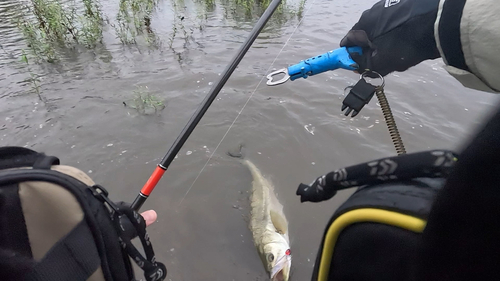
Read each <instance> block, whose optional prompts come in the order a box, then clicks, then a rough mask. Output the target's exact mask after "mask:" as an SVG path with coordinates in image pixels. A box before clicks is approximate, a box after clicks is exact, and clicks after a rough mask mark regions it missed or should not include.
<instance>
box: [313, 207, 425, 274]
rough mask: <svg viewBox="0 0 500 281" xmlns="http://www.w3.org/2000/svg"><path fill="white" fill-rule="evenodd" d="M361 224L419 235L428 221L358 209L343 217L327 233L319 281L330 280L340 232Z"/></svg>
mask: <svg viewBox="0 0 500 281" xmlns="http://www.w3.org/2000/svg"><path fill="white" fill-rule="evenodd" d="M359 222H375V223H382V224H387V225H392V226H396V227H399V228H403V229H407V230H410V231H413V232H419V233H421V232H422V231H423V230H424V228H425V225H426V221H424V220H422V219H419V218H416V217H412V216H409V215H405V214H401V213H396V212H391V211H386V210H380V209H370V208H367V209H357V210H353V211H349V212H347V213H345V214H343V215H341V216H340V217H338V218H337V219H336V220H335V221H334V222H333V223H332V224H331V225H330V227H329V228H328V232H327V233H326V238H325V243H324V245H323V252H322V254H321V261H320V265H319V272H318V277H319V279H318V280H319V281H326V280H327V278H328V274H329V271H330V263H331V261H332V256H333V249H334V247H335V243H336V242H337V238H338V237H339V234H340V232H341V231H342V230H343V229H344V228H345V227H347V226H349V225H351V224H354V223H359Z"/></svg>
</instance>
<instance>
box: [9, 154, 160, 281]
mask: <svg viewBox="0 0 500 281" xmlns="http://www.w3.org/2000/svg"><path fill="white" fill-rule="evenodd" d="M107 196H108V193H107V191H106V190H105V189H104V188H103V187H101V186H99V185H96V184H95V183H94V182H93V181H92V179H91V178H90V177H89V176H88V175H86V174H85V173H84V172H82V171H81V170H79V169H76V168H74V167H70V166H65V165H60V162H59V159H58V158H56V157H53V156H46V155H45V154H43V153H37V152H35V151H33V150H30V149H26V148H22V147H2V148H0V280H29V281H31V280H51V281H52V280H54V281H63V280H72V281H78V280H82V281H83V280H92V281H101V280H109V281H110V280H135V278H134V270H133V268H132V265H131V262H130V257H132V259H133V260H134V261H135V262H136V263H137V265H138V266H139V267H140V268H141V269H142V270H144V273H145V277H146V279H147V280H148V281H157V280H163V279H164V278H165V277H166V274H167V271H166V268H165V266H164V265H163V264H162V263H159V262H156V261H155V257H154V251H153V248H152V245H151V242H150V241H149V237H148V235H147V232H146V226H145V222H144V219H143V218H142V216H141V215H139V214H138V213H137V212H135V211H134V210H132V209H131V208H130V206H129V205H128V204H125V203H123V202H120V203H118V204H115V203H113V202H112V201H110V200H109V199H108V197H107ZM135 237H139V239H140V240H141V242H142V246H143V248H144V252H145V254H146V257H147V258H144V257H143V256H142V255H141V254H140V253H139V251H138V250H137V249H136V248H135V247H134V246H133V245H132V243H131V240H132V239H133V238H135Z"/></svg>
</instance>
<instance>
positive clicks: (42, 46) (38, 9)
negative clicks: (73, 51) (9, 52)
mask: <svg viewBox="0 0 500 281" xmlns="http://www.w3.org/2000/svg"><path fill="white" fill-rule="evenodd" d="M16 23H17V26H18V27H19V29H20V30H21V32H22V33H23V35H24V38H25V39H26V41H27V45H28V48H29V50H30V51H31V55H33V56H34V57H35V59H36V60H37V61H40V60H42V61H46V62H49V63H53V62H55V61H57V60H58V58H59V56H58V50H60V49H61V48H74V47H75V46H76V45H83V46H85V47H87V48H94V47H95V46H96V45H97V44H98V43H100V42H101V40H102V18H101V11H100V8H99V5H98V4H97V3H96V2H93V1H92V0H82V2H81V3H77V2H76V1H74V0H73V1H69V2H67V3H66V4H65V5H63V4H62V3H61V2H60V1H58V0H30V2H29V3H27V4H25V5H23V6H22V11H21V12H20V13H19V14H18V16H17V18H16Z"/></svg>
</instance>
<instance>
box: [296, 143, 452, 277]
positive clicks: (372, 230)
mask: <svg viewBox="0 0 500 281" xmlns="http://www.w3.org/2000/svg"><path fill="white" fill-rule="evenodd" d="M456 160H457V157H456V155H455V154H454V153H452V152H450V151H442V150H433V151H425V152H419V153H413V154H406V155H400V156H395V157H388V158H383V159H377V160H374V161H370V162H367V163H363V164H359V165H355V166H351V167H347V168H344V169H339V170H336V171H334V172H331V173H328V174H326V175H324V176H321V177H319V178H318V179H316V180H315V181H314V182H313V183H311V184H310V185H305V184H301V185H300V186H299V189H298V191H297V195H300V196H301V201H302V202H304V201H313V202H319V201H323V200H328V199H330V198H331V197H333V196H334V195H335V194H336V192H337V191H338V190H341V189H344V188H349V187H354V186H358V189H357V191H356V192H354V193H353V194H352V195H351V196H350V197H349V198H348V199H347V201H346V202H345V203H344V204H343V205H341V206H340V207H339V208H338V209H337V210H336V211H335V213H334V214H333V215H332V217H331V219H330V221H329V222H328V223H327V226H326V229H325V232H324V235H323V238H322V241H321V244H320V247H319V250H318V253H317V257H316V262H315V265H314V270H313V275H312V280H313V281H317V280H318V281H327V280H328V281H330V280H335V281H368V280H370V281H378V280H380V281H408V280H414V278H415V272H416V270H417V266H418V264H419V263H418V259H419V251H421V247H422V233H423V231H424V228H425V226H426V223H427V219H428V216H429V213H430V212H431V209H432V206H433V203H434V200H435V198H436V196H437V194H438V192H439V191H440V190H441V188H442V187H443V185H444V183H445V178H446V177H447V175H448V174H449V173H450V172H451V170H452V167H453V166H454V163H455V161H456Z"/></svg>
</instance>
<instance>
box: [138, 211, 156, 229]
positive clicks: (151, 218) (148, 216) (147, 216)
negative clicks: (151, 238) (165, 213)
mask: <svg viewBox="0 0 500 281" xmlns="http://www.w3.org/2000/svg"><path fill="white" fill-rule="evenodd" d="M141 216H142V217H143V218H144V220H145V221H146V226H150V225H151V224H152V223H154V222H155V221H156V218H157V217H158V215H157V214H156V212H155V211H154V210H147V211H144V212H142V213H141Z"/></svg>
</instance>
